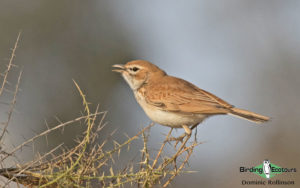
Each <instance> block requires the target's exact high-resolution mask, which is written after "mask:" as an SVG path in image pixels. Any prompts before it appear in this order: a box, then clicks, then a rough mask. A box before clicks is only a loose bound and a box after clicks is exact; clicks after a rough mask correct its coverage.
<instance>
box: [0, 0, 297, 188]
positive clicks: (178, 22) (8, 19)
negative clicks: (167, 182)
mask: <svg viewBox="0 0 300 188" xmlns="http://www.w3.org/2000/svg"><path fill="white" fill-rule="evenodd" d="M19 31H22V35H21V39H20V43H19V47H18V49H17V53H16V60H15V64H17V65H18V66H20V67H21V68H23V76H22V81H21V89H22V91H21V92H20V93H19V94H18V98H17V106H16V111H17V112H16V113H14V114H13V118H12V121H11V124H10V126H9V133H10V134H9V137H7V138H6V142H7V143H6V145H17V144H18V143H21V142H22V141H24V137H25V138H30V137H31V136H33V135H35V133H38V132H41V131H43V130H45V129H46V126H45V120H46V121H47V122H48V124H49V125H50V126H54V125H56V124H58V122H57V120H56V119H55V117H58V118H59V119H60V120H61V121H67V120H70V119H72V118H75V117H77V116H78V115H80V113H79V112H80V110H81V109H82V106H81V99H80V97H79V95H78V93H77V91H76V89H75V87H74V84H73V82H72V79H74V80H76V81H77V82H78V83H79V85H80V87H81V88H82V89H83V91H84V92H85V93H86V94H87V96H88V98H87V99H88V100H89V101H90V102H92V103H93V104H94V105H96V104H98V103H99V104H100V108H101V110H103V111H108V115H107V117H106V121H107V122H108V126H107V128H106V130H105V131H104V132H102V133H103V135H101V136H103V137H107V134H109V133H110V132H111V131H112V130H115V129H117V133H116V135H115V139H117V140H118V141H120V142H121V141H124V140H125V139H126V137H125V136H124V133H126V134H128V135H129V136H133V135H135V134H136V133H137V132H138V130H140V129H141V128H142V127H145V126H146V125H148V124H149V123H150V122H151V121H150V120H149V119H148V118H147V117H146V115H145V114H144V112H143V111H142V109H141V108H140V107H139V106H138V104H137V103H136V101H135V99H134V96H133V94H132V92H131V90H130V88H129V86H127V84H126V83H125V81H124V80H123V79H122V78H121V77H120V76H119V75H118V74H116V73H113V72H111V66H112V65H113V64H123V63H126V62H127V61H130V60H134V59H145V60H148V61H151V62H153V63H155V64H156V65H158V66H159V67H161V68H162V69H164V70H166V72H167V73H168V74H170V75H173V76H177V77H181V78H184V79H185V80H188V81H190V82H192V83H194V84H195V85H197V86H199V87H200V88H202V89H205V90H207V91H210V92H212V93H214V94H216V95H217V96H219V97H221V98H223V99H224V100H226V101H228V102H229V103H232V104H234V105H235V106H237V107H240V108H244V109H248V110H251V111H254V112H257V113H261V114H263V115H267V116H270V117H272V121H270V122H268V123H266V124H263V125H255V124H253V123H251V122H247V121H244V120H241V119H237V118H234V117H229V116H216V117H212V118H210V119H208V120H206V121H205V122H204V123H202V124H201V125H200V126H199V127H198V135H197V137H198V140H199V141H205V144H202V145H200V146H198V147H197V148H196V149H195V151H194V153H193V155H192V157H191V160H190V163H189V167H188V168H187V169H188V170H192V171H197V172H196V173H192V174H185V175H181V176H179V177H177V178H175V181H174V182H173V184H172V187H176V188H177V187H183V186H185V187H199V186H201V187H242V185H241V181H242V180H243V179H245V180H255V179H260V177H258V176H256V175H254V174H243V173H239V167H240V166H246V167H252V166H257V165H259V164H261V163H262V162H263V160H264V159H266V158H267V159H269V160H270V161H271V163H274V164H276V165H278V166H281V167H290V168H292V167H293V168H297V170H298V169H299V170H300V161H299V157H300V150H299V142H300V136H299V133H300V132H299V131H300V127H299V122H300V111H299V109H298V108H299V106H300V100H299V96H300V76H299V72H300V53H299V50H300V2H299V1H293V0H291V1H279V0H272V1H271V0H269V1H257V0H256V1H253V0H246V1H238V0H228V1H214V0H213V1H204V0H190V1H188V2H187V1H180V2H178V1H177V2H174V1H171V0H167V1H159V0H154V1H147V2H146V1H137V0H127V1H117V0H110V1H105V0H91V1H80V0H73V1H67V0H61V1H59V2H58V1H35V0H27V1H21V0H2V1H1V2H0V70H1V72H3V71H4V69H5V65H6V64H7V63H8V60H7V59H8V58H9V57H10V53H11V50H10V49H11V48H12V47H13V45H14V43H15V40H16V37H17V35H18V33H19ZM14 76H16V75H14ZM9 97H10V96H8V95H7V97H6V98H2V101H10V98H9ZM5 108H6V107H5V106H4V105H3V104H0V111H1V115H0V120H1V121H5V120H6V118H7V117H6V115H5V114H4V113H3V112H4V111H5ZM168 131H169V128H166V127H162V126H160V125H156V126H154V127H153V128H152V130H151V136H150V142H149V145H150V148H152V149H153V150H155V149H159V148H158V147H159V142H160V141H162V140H163V139H164V134H167V132H168ZM81 132H82V129H81V128H80V127H78V128H77V127H75V128H74V126H72V128H70V129H66V130H65V133H64V135H63V136H61V134H60V133H57V134H53V135H52V136H51V135H50V137H48V139H49V141H50V145H52V146H54V145H56V144H58V143H61V142H64V143H65V144H69V145H72V144H74V143H73V139H74V135H76V134H80V133H81ZM182 132H183V130H178V131H177V134H178V135H179V134H181V133H182ZM44 144H45V143H44V142H43V143H37V146H36V149H37V150H38V151H40V152H45V151H47V147H45V145H44ZM140 144H142V143H140ZM139 149H141V148H140V146H139V143H137V145H136V148H134V149H133V151H132V153H128V154H126V156H124V158H126V159H132V158H134V157H135V155H138V154H139ZM31 153H32V152H30V151H29V152H26V151H24V153H23V154H22V158H23V159H24V161H26V160H30V159H31V157H32V156H31ZM127 155H128V156H127ZM124 161H126V160H125V159H124ZM120 165H121V166H122V163H121V164H120ZM124 165H125V164H124ZM278 179H281V180H295V182H296V185H295V187H297V184H298V183H299V181H300V175H299V172H297V173H293V174H287V175H278ZM290 187H292V186H290Z"/></svg>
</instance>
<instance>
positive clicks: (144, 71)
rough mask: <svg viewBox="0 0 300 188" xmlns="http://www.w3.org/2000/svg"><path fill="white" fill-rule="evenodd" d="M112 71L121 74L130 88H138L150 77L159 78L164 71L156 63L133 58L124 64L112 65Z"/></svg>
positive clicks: (150, 78)
mask: <svg viewBox="0 0 300 188" xmlns="http://www.w3.org/2000/svg"><path fill="white" fill-rule="evenodd" d="M113 67H115V68H118V69H114V70H113V71H114V72H119V73H121V74H122V76H123V78H124V79H125V80H126V82H127V83H128V85H129V86H130V87H131V89H132V90H137V89H139V88H140V87H141V86H142V85H144V84H146V83H148V82H149V80H152V79H159V78H160V77H161V76H164V75H166V73H165V72H164V71H163V70H161V69H160V68H159V67H157V66H156V65H154V64H152V63H150V62H148V61H145V60H134V61H130V62H128V63H126V64H125V65H119V64H118V65H113Z"/></svg>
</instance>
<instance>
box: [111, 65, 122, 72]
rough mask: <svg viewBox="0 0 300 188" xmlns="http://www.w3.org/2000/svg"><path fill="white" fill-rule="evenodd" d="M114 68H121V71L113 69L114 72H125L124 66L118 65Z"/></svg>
mask: <svg viewBox="0 0 300 188" xmlns="http://www.w3.org/2000/svg"><path fill="white" fill-rule="evenodd" d="M112 67H115V68H119V69H113V70H112V71H114V72H120V73H122V72H124V71H125V67H124V65H120V64H116V65H113V66H112Z"/></svg>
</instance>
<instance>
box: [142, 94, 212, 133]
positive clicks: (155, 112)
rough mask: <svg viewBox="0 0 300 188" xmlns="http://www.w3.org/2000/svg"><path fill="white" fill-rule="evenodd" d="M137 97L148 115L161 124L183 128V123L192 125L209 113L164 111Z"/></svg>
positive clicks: (199, 121)
mask: <svg viewBox="0 0 300 188" xmlns="http://www.w3.org/2000/svg"><path fill="white" fill-rule="evenodd" d="M136 99H137V101H138V103H139V104H140V106H141V107H142V108H143V110H144V112H145V113H146V114H147V116H148V117H149V118H150V119H151V120H152V121H154V122H155V123H158V124H161V125H165V126H169V127H174V128H181V127H182V125H186V126H192V125H195V124H198V123H201V122H202V121H203V120H204V119H205V118H206V117H207V115H204V114H182V113H177V112H168V111H163V110H160V109H158V108H156V107H152V106H150V105H148V104H147V103H146V102H145V101H144V100H142V99H141V98H139V96H137V95H136Z"/></svg>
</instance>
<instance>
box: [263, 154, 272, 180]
mask: <svg viewBox="0 0 300 188" xmlns="http://www.w3.org/2000/svg"><path fill="white" fill-rule="evenodd" d="M271 168H272V166H271V163H270V161H269V160H268V159H266V160H264V162H263V171H264V173H265V175H266V178H267V179H269V178H270V174H271Z"/></svg>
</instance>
